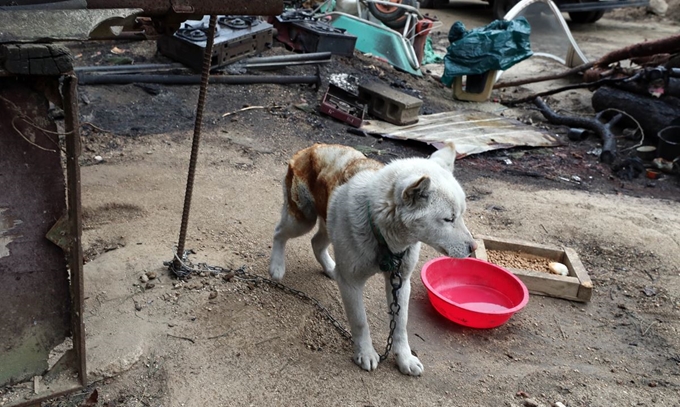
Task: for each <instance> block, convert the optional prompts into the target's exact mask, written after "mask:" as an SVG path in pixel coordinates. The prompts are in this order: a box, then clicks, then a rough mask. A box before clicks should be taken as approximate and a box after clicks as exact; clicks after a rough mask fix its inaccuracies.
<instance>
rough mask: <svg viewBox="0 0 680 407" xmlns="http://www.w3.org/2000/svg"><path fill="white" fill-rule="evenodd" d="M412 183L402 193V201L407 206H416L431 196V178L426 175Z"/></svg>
mask: <svg viewBox="0 0 680 407" xmlns="http://www.w3.org/2000/svg"><path fill="white" fill-rule="evenodd" d="M408 181H411V182H409V184H408V185H407V186H406V188H404V191H403V192H402V193H401V199H402V200H403V201H404V202H405V203H406V204H407V205H416V204H418V203H419V202H421V201H427V199H428V198H429V194H430V183H431V182H432V181H430V178H429V177H428V176H426V175H423V176H422V177H420V178H418V179H416V180H415V181H413V180H412V179H411V180H408Z"/></svg>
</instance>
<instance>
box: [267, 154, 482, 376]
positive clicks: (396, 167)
mask: <svg viewBox="0 0 680 407" xmlns="http://www.w3.org/2000/svg"><path fill="white" fill-rule="evenodd" d="M455 157H456V152H455V146H454V145H453V144H449V145H447V146H446V147H445V148H442V149H440V150H439V151H437V152H435V153H434V154H432V156H431V157H430V158H429V159H424V158H407V159H401V160H395V161H392V162H391V163H389V164H387V165H383V164H382V163H380V162H378V161H375V160H371V159H368V158H366V157H365V156H364V155H363V154H362V153H360V152H359V151H357V150H355V149H353V148H351V147H345V146H338V145H324V144H316V145H314V146H312V147H309V148H306V149H304V150H302V151H299V152H298V153H297V154H295V156H293V158H292V159H291V160H290V162H289V163H288V173H287V174H286V177H285V180H284V183H283V208H282V210H281V220H280V222H279V224H278V225H277V226H276V231H275V233H274V243H273V245H272V254H271V260H270V266H269V273H270V275H271V277H272V278H273V279H275V280H280V279H281V278H283V275H284V273H285V267H286V266H285V253H284V252H285V246H286V242H287V241H288V239H291V238H294V237H298V236H301V235H303V234H305V233H307V232H309V231H310V230H312V228H313V227H314V225H315V224H317V223H318V225H319V228H318V231H317V232H316V234H315V235H314V237H313V238H312V248H313V250H314V255H315V256H316V259H317V260H318V262H319V263H320V264H321V267H322V268H323V272H324V273H325V274H326V275H327V276H329V277H331V278H333V279H335V281H336V282H337V283H338V287H339V288H340V294H341V295H342V300H343V304H344V306H345V312H346V313H347V319H348V321H349V323H350V327H351V331H352V338H353V342H354V362H356V364H358V365H359V366H361V367H362V368H363V369H365V370H373V369H375V368H376V367H377V366H378V362H379V356H378V353H377V352H376V351H375V349H374V348H373V344H372V342H371V336H370V333H369V329H368V324H367V320H366V310H365V308H364V300H363V289H364V285H365V283H366V280H368V278H369V277H371V276H372V275H374V274H377V273H380V272H381V270H386V269H389V264H386V263H390V262H391V261H392V262H393V261H394V259H395V258H399V259H400V260H399V263H398V264H397V265H398V266H399V268H400V272H401V274H402V277H403V284H402V287H401V289H400V290H399V294H398V296H397V300H398V303H399V305H400V312H399V313H398V314H397V316H396V317H395V320H396V328H395V331H394V337H393V340H394V342H393V347H392V349H393V350H394V353H395V356H396V360H397V365H398V366H399V370H400V371H401V372H402V373H404V374H410V375H413V376H418V375H420V374H421V373H422V372H423V365H422V363H421V362H420V360H419V359H418V358H417V357H416V356H413V355H412V354H411V348H410V346H409V344H408V336H407V333H406V321H407V317H408V301H409V295H410V291H411V285H410V277H411V273H412V272H413V269H414V267H415V265H416V263H417V262H418V255H419V253H420V242H424V243H425V244H428V245H430V246H432V247H433V248H434V249H436V250H437V251H439V252H440V253H442V254H444V255H446V256H451V257H467V256H468V255H469V254H470V253H471V252H472V251H474V250H475V249H476V244H475V242H474V240H473V238H472V235H470V232H469V231H468V230H467V228H466V227H465V223H464V222H463V214H464V212H465V193H464V192H463V189H462V188H461V186H460V185H459V184H458V182H457V181H456V179H455V178H454V177H453V163H454V160H455ZM331 243H332V244H333V250H334V253H335V261H333V259H332V258H331V256H330V255H329V254H328V246H329V245H330V244H331ZM383 274H384V275H385V287H386V292H387V303H388V306H389V304H391V302H392V286H391V284H390V273H383Z"/></svg>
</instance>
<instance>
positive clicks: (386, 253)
mask: <svg viewBox="0 0 680 407" xmlns="http://www.w3.org/2000/svg"><path fill="white" fill-rule="evenodd" d="M366 207H367V209H368V224H369V225H371V231H372V232H373V235H374V236H375V238H376V240H377V241H378V266H379V267H380V271H385V272H389V273H392V272H395V271H398V270H399V269H400V268H401V259H402V258H403V257H404V255H405V254H406V252H407V251H408V249H406V250H404V251H403V252H400V253H393V252H392V250H390V247H389V246H388V245H387V242H386V241H385V237H384V236H383V235H382V233H380V230H379V229H378V227H377V226H375V224H374V223H373V217H372V216H371V203H370V202H367V203H366Z"/></svg>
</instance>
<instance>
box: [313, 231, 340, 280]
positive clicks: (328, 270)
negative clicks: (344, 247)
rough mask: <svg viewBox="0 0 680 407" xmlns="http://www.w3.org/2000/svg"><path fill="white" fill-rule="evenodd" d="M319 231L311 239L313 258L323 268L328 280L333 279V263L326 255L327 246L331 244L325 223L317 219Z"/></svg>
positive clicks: (329, 256)
mask: <svg viewBox="0 0 680 407" xmlns="http://www.w3.org/2000/svg"><path fill="white" fill-rule="evenodd" d="M318 223H319V230H317V232H316V234H314V237H313V238H312V248H313V249H314V256H315V257H316V261H318V262H319V264H321V267H323V272H324V274H325V275H327V276H328V277H330V278H333V279H335V261H333V259H332V258H331V255H330V254H328V246H329V245H330V244H331V239H330V238H329V237H328V231H327V229H326V222H324V220H323V219H321V218H319V222H318Z"/></svg>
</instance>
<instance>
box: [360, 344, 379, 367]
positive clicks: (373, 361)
mask: <svg viewBox="0 0 680 407" xmlns="http://www.w3.org/2000/svg"><path fill="white" fill-rule="evenodd" d="M354 363H356V364H357V365H359V367H361V368H362V369H364V370H368V371H369V372H370V371H372V370H375V369H376V368H377V367H378V363H380V356H379V355H378V352H376V351H375V349H373V346H371V347H370V348H369V349H368V351H357V352H356V353H355V354H354Z"/></svg>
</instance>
